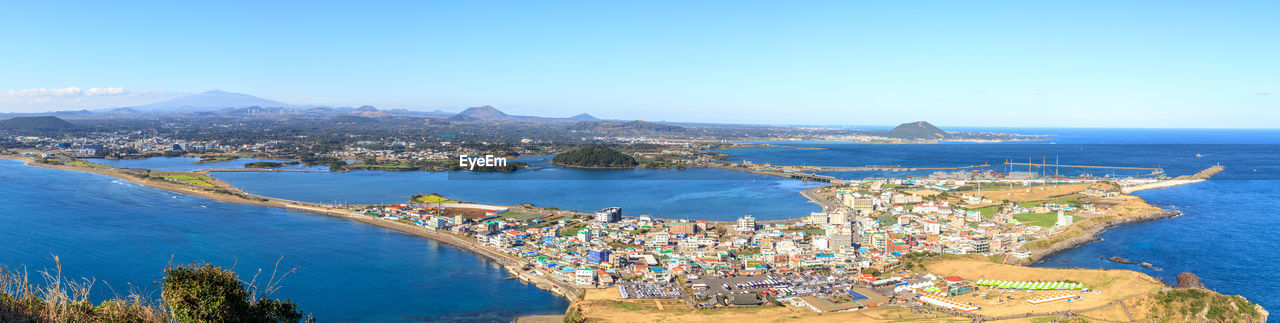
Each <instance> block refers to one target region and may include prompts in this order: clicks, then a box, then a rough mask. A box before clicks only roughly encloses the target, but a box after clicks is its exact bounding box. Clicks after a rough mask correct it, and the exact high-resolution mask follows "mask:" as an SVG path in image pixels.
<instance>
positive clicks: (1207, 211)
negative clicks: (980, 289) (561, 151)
mask: <svg viewBox="0 0 1280 323" xmlns="http://www.w3.org/2000/svg"><path fill="white" fill-rule="evenodd" d="M994 131H999V132H1014V133H1024V134H1044V135H1050V136H1051V138H1053V140H1046V141H1037V142H1015V143H940V144H907V145H892V144H850V143H832V142H782V143H776V144H778V145H780V147H769V148H743V149H730V150H723V151H722V152H724V153H726V154H730V155H732V156H734V158H735V159H746V160H751V161H754V162H770V163H776V164H803V165H832V166H862V165H869V164H874V165H901V166H908V167H956V166H966V165H978V164H983V163H986V164H989V165H992V166H989V167H988V169H997V170H1008V168H1006V167H1005V166H1003V165H1000V163H1002V162H1004V161H1005V160H1014V161H1018V162H1026V161H1027V160H1028V159H1031V160H1032V161H1033V162H1040V161H1041V160H1045V161H1048V162H1050V163H1052V162H1053V161H1054V160H1055V159H1056V160H1057V161H1058V162H1060V163H1061V164H1078V165H1108V166H1125V167H1160V168H1163V169H1164V170H1165V171H1167V172H1168V173H1169V174H1170V175H1182V174H1190V173H1194V172H1196V171H1199V170H1202V169H1204V168H1206V167H1209V166H1211V165H1214V164H1218V163H1221V164H1222V165H1224V166H1226V170H1225V171H1224V172H1222V173H1221V174H1219V175H1218V176H1216V177H1214V178H1213V179H1212V180H1210V181H1207V182H1204V183H1197V184H1192V185H1186V186H1180V187H1175V188H1166V189H1158V190H1150V191H1143V192H1139V193H1137V195H1139V196H1142V197H1144V198H1146V199H1147V200H1148V201H1149V202H1151V203H1153V204H1157V205H1161V206H1163V207H1166V208H1170V209H1174V210H1178V211H1182V212H1183V213H1184V214H1183V215H1182V216H1180V217H1176V218H1171V219H1163V220H1157V221H1152V222H1146V223H1140V224H1132V225H1126V226H1121V227H1116V228H1112V229H1110V230H1108V231H1107V232H1104V233H1103V234H1101V235H1100V236H1099V237H1100V238H1102V239H1103V240H1102V241H1098V242H1094V243H1089V244H1086V245H1083V246H1081V247H1078V248H1075V249H1072V250H1069V251H1066V252H1062V253H1058V254H1055V255H1052V256H1050V257H1048V258H1046V259H1045V260H1044V262H1042V263H1040V264H1037V266H1044V267H1084V268H1099V267H1101V268H1120V269H1130V270H1138V271H1142V272H1145V273H1148V274H1151V275H1153V276H1156V277H1160V278H1163V279H1164V280H1165V281H1169V282H1172V281H1173V277H1174V276H1176V275H1177V274H1178V273H1181V272H1192V273H1195V274H1196V275H1198V276H1200V278H1201V280H1202V281H1203V282H1204V283H1205V284H1206V285H1208V287H1210V288H1213V289H1215V290H1218V291H1220V292H1223V293H1227V294H1240V295H1244V296H1245V297H1248V298H1249V299H1250V300H1252V301H1254V302H1257V303H1259V304H1261V305H1263V306H1264V307H1266V308H1269V309H1275V308H1280V307H1278V306H1280V294H1275V293H1274V292H1273V291H1275V290H1277V289H1278V288H1280V271H1277V270H1273V269H1272V267H1274V264H1275V263H1276V262H1277V261H1278V260H1280V248H1277V247H1280V246H1278V244H1280V238H1276V237H1275V236H1274V235H1272V234H1271V233H1270V228H1276V227H1280V217H1278V216H1276V214H1277V212H1276V210H1277V209H1280V184H1277V183H1278V182H1277V181H1276V179H1277V177H1278V175H1280V131H1277V130H1216V129H1207V130H1174V129H1043V128H1037V129H997V130H994ZM798 148H820V149H798ZM122 162H124V164H119V165H116V166H122V167H139V166H129V165H131V164H129V163H134V162H150V163H156V165H153V166H155V167H170V166H165V165H170V164H179V163H189V161H184V160H170V161H164V160H160V161H152V160H143V161H122ZM172 167H179V166H172ZM181 167H187V166H181ZM201 167H203V166H201ZM1025 167H1026V166H1018V167H1017V168H1015V169H1014V170H1027V169H1026V168H1025ZM175 170H177V169H175ZM1031 170H1032V171H1037V172H1052V171H1055V169H1037V168H1032V169H1031ZM1056 171H1058V172H1059V173H1060V174H1063V175H1075V174H1080V173H1085V172H1087V173H1090V174H1093V175H1099V176H1101V175H1115V176H1129V175H1148V174H1149V172H1147V171H1139V170H1125V169H1085V170H1082V169H1068V168H1060V169H1056ZM931 172H932V171H916V172H832V173H829V174H830V175H833V176H837V177H841V178H864V177H876V176H907V175H927V174H928V173H931ZM215 176H216V177H218V178H219V179H222V180H224V181H227V182H229V183H231V184H233V185H237V186H240V187H242V188H245V189H246V190H248V191H250V192H254V193H258V194H263V195H269V196H277V197H282V198H289V199H297V200H304V201H314V202H347V203H365V202H402V201H404V200H405V199H407V197H408V196H409V195H411V194H415V193H420V192H421V193H430V192H438V193H442V194H445V195H446V196H449V197H453V198H457V199H462V200H468V201H474V202H479V203H494V204H518V203H533V204H536V205H540V206H556V207H560V208H564V209H578V210H594V209H598V208H602V207H606V206H612V205H621V206H623V207H624V210H625V211H624V213H626V214H627V215H638V214H652V215H654V216H660V217H670V218H691V219H713V220H715V219H731V218H736V217H738V216H741V215H742V214H755V215H757V217H762V218H789V217H795V216H800V215H804V214H808V212H811V211H816V210H817V206H815V205H813V204H811V203H808V202H807V201H805V200H804V198H803V197H801V196H800V195H799V194H796V193H797V192H798V191H800V190H802V189H805V188H808V187H813V186H814V185H815V184H814V183H805V182H800V181H796V180H789V179H781V178H776V177H767V176H757V175H750V174H744V173H738V172H730V171H723V170H718V169H689V170H684V171H680V170H576V169H542V170H537V171H531V172H523V171H522V172H517V173H513V174H499V173H464V172H456V173H425V172H402V173H395V172H372V171H370V172H348V173H215ZM0 182H3V183H6V184H5V185H4V186H0V217H4V219H0V221H3V222H0V223H3V225H0V236H2V237H5V239H7V240H6V242H10V243H7V244H6V245H9V246H15V245H20V246H22V247H20V248H0V261H4V263H5V264H8V265H10V266H13V265H27V266H29V267H32V266H34V267H40V266H48V265H49V264H50V260H49V257H50V255H52V254H57V255H59V256H61V257H62V258H63V263H64V266H65V267H66V269H67V270H68V271H69V274H68V276H73V277H78V276H90V275H92V276H95V277H98V278H99V281H107V282H110V283H111V284H112V287H113V288H115V289H116V290H121V288H122V287H121V286H127V285H126V282H133V283H135V284H139V285H140V286H152V285H149V284H150V282H152V281H155V280H156V279H158V273H159V272H160V269H161V268H163V267H164V264H165V263H166V262H168V259H169V258H170V256H172V257H173V258H174V259H175V261H177V262H183V261H191V260H196V259H199V260H206V261H211V262H214V263H216V264H220V265H231V264H235V265H236V268H237V270H238V271H240V272H241V273H244V274H248V273H251V272H254V271H255V270H257V269H259V268H263V269H267V270H268V271H269V270H270V269H271V268H272V267H273V266H274V263H275V261H276V260H277V259H278V258H279V257H281V256H284V260H283V261H282V267H301V269H300V270H299V271H298V272H297V273H296V274H294V275H293V276H291V277H290V278H288V279H287V280H286V283H285V286H286V287H285V288H284V289H282V290H281V291H280V294H279V295H277V296H280V297H288V298H292V299H295V300H298V301H299V302H300V303H301V304H302V306H303V308H305V309H308V310H310V311H314V312H316V313H317V314H318V316H319V317H320V318H321V319H322V320H406V319H421V320H442V319H443V318H445V317H451V318H454V317H456V318H462V319H467V318H471V319H481V320H484V319H491V320H493V319H496V320H505V319H509V318H510V317H514V316H516V315H523V314H534V313H559V312H563V310H564V308H565V306H566V305H567V304H566V303H565V302H564V301H563V300H561V299H559V298H556V297H553V296H551V295H550V294H549V293H547V292H543V291H539V290H537V289H536V288H533V287H531V286H525V285H523V284H520V283H517V282H514V281H509V280H502V279H501V278H502V277H504V276H505V275H504V274H503V273H502V271H501V269H499V268H496V267H495V266H494V265H492V264H490V263H488V262H485V261H483V260H480V259H478V258H477V257H475V256H474V255H471V254H468V253H465V252H462V251H460V250H457V249H454V248H450V247H448V246H444V245H439V244H435V243H433V242H431V241H428V240H425V239H418V238H414V237H411V236H407V235H403V234H398V233H395V232H390V231H387V230H383V229H379V228H375V227H369V226H366V225H361V224H358V223H353V222H349V221H345V220H339V219H333V218H327V217H323V216H315V215H309V214H298V213H292V212H287V211H283V210H276V209H269V208H261V207H252V206H242V205H232V204H222V203H217V202H213V201H209V200H205V199H199V198H192V197H183V196H177V197H176V198H175V197H174V195H173V194H171V193H167V192H163V191H157V190H153V189H148V188H145V187H140V186H137V185H133V184H127V183H123V182H121V181H118V180H114V179H111V178H107V177H103V176H98V175H92V174H83V173H75V172H65V171H56V170H47V169H40V168H35V167H28V166H22V165H20V164H19V163H16V162H10V161H3V162H0ZM55 201H56V202H55ZM201 206H206V207H207V208H206V207H201ZM13 241H16V242H13ZM19 242H20V243H19ZM1111 256H1121V257H1125V258H1128V259H1132V260H1137V261H1144V262H1149V263H1152V264H1154V265H1156V266H1159V267H1162V269H1163V270H1150V269H1144V268H1141V267H1137V266H1131V265H1124V264H1118V263H1113V262H1109V261H1105V260H1101V258H1104V257H1111ZM335 259H336V260H335ZM99 286H101V285H99ZM445 292H447V293H450V295H446V296H442V295H441V293H445ZM459 293H463V294H465V295H458V294H459ZM457 296H461V297H457ZM352 300H357V301H358V302H359V303H358V304H359V306H351V305H350V304H352V303H350V302H351V301H352Z"/></svg>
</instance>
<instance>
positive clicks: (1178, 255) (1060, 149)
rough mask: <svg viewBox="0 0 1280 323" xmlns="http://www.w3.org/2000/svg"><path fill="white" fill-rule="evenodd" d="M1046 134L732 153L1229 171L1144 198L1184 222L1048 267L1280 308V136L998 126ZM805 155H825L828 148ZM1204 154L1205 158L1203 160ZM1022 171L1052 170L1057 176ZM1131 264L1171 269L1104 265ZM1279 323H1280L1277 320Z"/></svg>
mask: <svg viewBox="0 0 1280 323" xmlns="http://www.w3.org/2000/svg"><path fill="white" fill-rule="evenodd" d="M994 131H999V132H1011V133H1023V134H1046V135H1050V136H1051V137H1052V138H1053V140H1047V141H1037V142H1010V143H981V144H975V143H939V144H906V145H894V144H851V143H832V142H772V143H773V144H777V145H779V146H780V147H767V148H742V149H729V150H723V151H721V152H723V153H727V154H731V155H733V156H735V158H736V159H746V160H751V161H755V162H769V163H775V164H785V165H791V164H800V165H823V166H828V165H829V166H864V165H901V166H911V167H958V166H968V165H981V164H983V163H986V164H990V165H992V166H991V167H988V168H986V169H994V170H1008V168H1005V167H1004V166H1003V165H1000V164H1001V163H1003V162H1004V161H1005V160H1013V161H1015V162H1024V163H1025V162H1027V160H1028V159H1031V160H1032V162H1034V163H1039V162H1041V161H1042V160H1046V161H1048V162H1049V163H1053V162H1054V160H1055V158H1056V159H1057V160H1058V162H1059V163H1061V164H1075V165H1103V166H1126V167H1161V168H1163V169H1164V170H1165V171H1166V172H1168V174H1170V175H1174V176H1176V175H1183V174H1191V173H1195V172H1197V171H1200V170H1202V169H1204V168H1207V167H1209V166H1212V165H1215V164H1219V163H1221V164H1222V165H1223V166H1226V170H1224V171H1223V172H1222V173H1219V174H1218V175H1217V176H1215V177H1214V178H1213V179H1211V180H1209V181H1206V182H1202V183H1197V184H1191V185H1184V186H1178V187H1173V188H1164V189H1156V190H1148V191H1140V192H1137V193H1135V195H1138V196H1141V197H1143V198H1145V199H1146V200H1147V201H1148V202H1149V203H1152V204H1155V205H1158V206H1161V207H1164V208H1167V209H1171V210H1176V211H1181V212H1183V215H1182V216H1180V217H1176V218H1171V219H1163V220H1157V221H1151V222H1144V223H1138V224H1130V225H1125V226H1120V227H1115V228H1111V229H1110V230H1107V231H1106V232H1103V233H1102V234H1100V235H1099V236H1098V237H1099V238H1101V239H1102V240H1101V241H1097V242H1093V243H1089V244H1086V245H1083V246H1080V247H1077V248H1074V249H1071V250H1068V251H1065V252H1061V253H1057V254H1054V255H1051V256H1049V257H1047V258H1046V259H1044V260H1043V262H1041V263H1039V264H1036V266H1040V267H1062V268H1075V267H1079V268H1116V269H1128V270H1136V271H1141V272H1144V273H1147V274H1150V275H1152V276H1155V277H1158V278H1161V279H1163V280H1164V281H1166V282H1169V283H1174V282H1176V279H1174V277H1175V276H1177V275H1178V274H1179V273H1182V272H1191V273H1194V274H1196V275H1197V276H1199V277H1200V279H1201V281H1202V282H1204V283H1205V285H1206V286H1208V287H1209V288H1212V289H1214V290H1217V291H1219V292H1222V293H1225V294H1238V295H1244V296H1245V297H1247V298H1249V300H1250V301H1253V302H1255V303H1257V304H1261V305H1262V306H1263V307H1264V308H1267V309H1269V310H1271V311H1274V310H1275V309H1278V308H1280V294H1277V293H1275V291H1276V290H1280V270H1276V269H1275V266H1276V264H1277V263H1280V237H1277V236H1276V235H1275V234H1274V233H1273V232H1272V231H1274V230H1273V229H1274V228H1280V212H1278V211H1280V181H1277V179H1280V130H1234V129H1231V130H1228V129H1202V130H1186V129H999V130H994ZM798 148H822V149H818V150H812V149H798ZM1197 155H1198V156H1197ZM1013 170H1017V171H1027V170H1030V171H1036V172H1052V171H1053V170H1052V169H1039V168H1031V169H1027V168H1026V166H1015V167H1014V168H1013ZM1058 171H1059V174H1062V175H1078V174H1081V173H1090V174H1092V175H1097V176H1102V175H1109V174H1113V175H1116V176H1130V175H1144V176H1149V174H1150V173H1149V172H1147V171H1137V170H1123V169H1068V168H1060V169H1058ZM932 172H934V171H932V170H925V171H914V172H883V171H864V172H827V173H826V174H828V175H832V176H836V177H840V178H865V177H881V176H908V175H928V174H929V173H932ZM1112 256H1121V257H1124V258H1127V259H1130V260H1134V261H1139V262H1148V263H1151V264H1153V265H1155V266H1157V267H1161V269H1162V270H1154V269H1146V268H1143V267H1140V266H1136V265H1125V264H1119V263H1115V262H1111V261H1107V260H1103V259H1102V258H1109V257H1112ZM1276 320H1277V319H1273V320H1272V321H1276Z"/></svg>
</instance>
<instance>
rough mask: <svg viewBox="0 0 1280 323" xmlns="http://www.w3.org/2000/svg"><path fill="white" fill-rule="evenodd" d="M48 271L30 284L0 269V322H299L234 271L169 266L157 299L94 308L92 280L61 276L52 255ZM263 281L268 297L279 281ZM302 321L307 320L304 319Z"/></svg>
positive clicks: (287, 304) (132, 296)
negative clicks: (52, 262)
mask: <svg viewBox="0 0 1280 323" xmlns="http://www.w3.org/2000/svg"><path fill="white" fill-rule="evenodd" d="M54 264H55V266H54V269H53V270H41V271H38V273H39V275H38V276H36V278H37V279H40V280H42V282H41V283H34V282H32V281H31V278H32V277H31V275H29V274H28V273H27V271H26V270H9V269H7V268H0V322H175V321H181V322H299V321H302V320H303V318H304V316H303V313H302V312H301V311H300V310H298V307H297V305H296V304H294V303H293V302H291V301H288V300H276V299H271V298H268V297H263V296H259V291H260V289H259V288H257V287H256V283H257V276H256V275H255V277H254V279H253V281H249V282H245V281H242V280H240V279H239V277H238V276H237V275H236V273H235V272H233V271H230V270H226V269H222V268H219V267H215V266H213V265H208V264H190V265H179V266H174V265H172V264H171V265H170V266H169V267H168V268H165V270H164V272H165V276H164V279H163V281H162V286H163V288H162V290H161V298H160V299H154V298H151V297H145V296H143V294H141V293H139V292H137V291H131V292H130V293H129V294H128V295H124V296H119V295H117V296H115V297H113V298H111V299H108V300H105V301H102V302H100V303H98V304H96V305H95V304H93V303H92V302H90V300H89V299H90V297H89V295H90V291H91V290H92V288H93V285H94V283H95V281H94V280H92V279H87V278H82V279H80V280H72V279H67V278H66V277H63V275H62V265H61V263H60V261H59V259H58V257H56V256H55V257H54ZM291 272H292V271H289V272H286V273H285V274H284V275H282V276H280V277H275V274H274V273H273V274H272V278H271V279H269V280H268V281H267V282H266V283H267V287H266V288H265V289H261V291H262V292H263V293H264V294H270V293H271V292H273V291H274V290H276V289H278V287H277V284H278V283H279V279H282V278H283V277H284V276H287V275H288V273H291ZM306 320H307V321H311V320H312V319H311V318H310V317H309V316H308V317H306Z"/></svg>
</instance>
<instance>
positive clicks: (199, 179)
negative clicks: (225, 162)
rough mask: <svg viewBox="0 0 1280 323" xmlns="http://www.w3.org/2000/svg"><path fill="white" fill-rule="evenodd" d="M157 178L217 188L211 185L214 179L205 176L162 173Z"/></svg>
mask: <svg viewBox="0 0 1280 323" xmlns="http://www.w3.org/2000/svg"><path fill="white" fill-rule="evenodd" d="M157 176H158V177H160V178H164V179H168V180H175V181H179V182H183V183H187V184H191V185H195V186H201V187H217V186H216V185H213V184H212V183H211V182H212V181H213V178H211V177H209V176H204V175H198V174H193V173H160V174H158V175H157Z"/></svg>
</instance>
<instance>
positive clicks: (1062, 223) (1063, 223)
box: [1054, 211, 1075, 227]
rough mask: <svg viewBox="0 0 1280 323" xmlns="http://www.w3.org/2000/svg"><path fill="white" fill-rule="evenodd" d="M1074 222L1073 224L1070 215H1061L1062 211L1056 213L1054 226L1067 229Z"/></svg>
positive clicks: (1073, 220)
mask: <svg viewBox="0 0 1280 323" xmlns="http://www.w3.org/2000/svg"><path fill="white" fill-rule="evenodd" d="M1074 222H1075V218H1073V217H1071V216H1070V215H1067V214H1066V213H1063V212H1062V211H1058V223H1056V224H1054V225H1057V226H1059V227H1069V226H1071V224H1072V223H1074Z"/></svg>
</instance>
